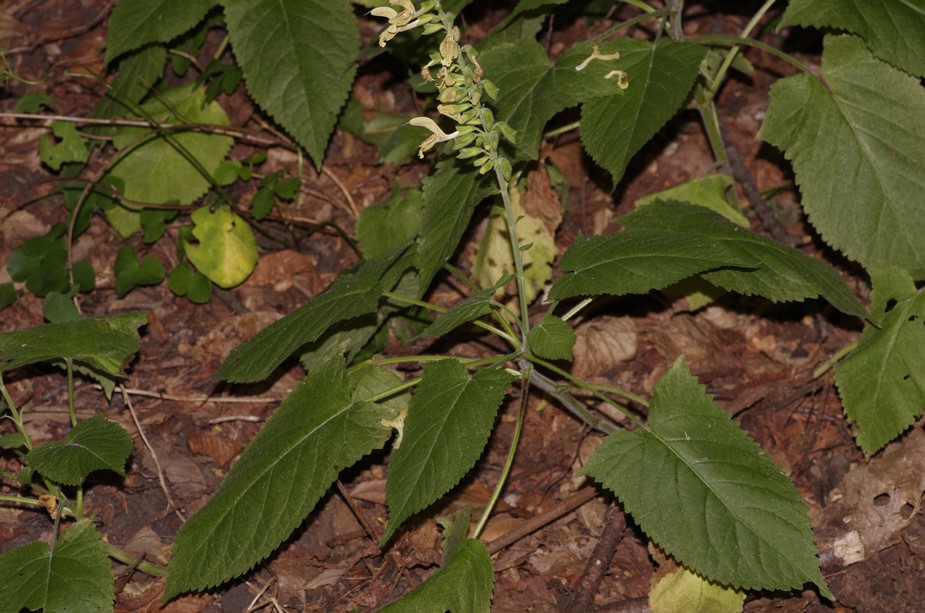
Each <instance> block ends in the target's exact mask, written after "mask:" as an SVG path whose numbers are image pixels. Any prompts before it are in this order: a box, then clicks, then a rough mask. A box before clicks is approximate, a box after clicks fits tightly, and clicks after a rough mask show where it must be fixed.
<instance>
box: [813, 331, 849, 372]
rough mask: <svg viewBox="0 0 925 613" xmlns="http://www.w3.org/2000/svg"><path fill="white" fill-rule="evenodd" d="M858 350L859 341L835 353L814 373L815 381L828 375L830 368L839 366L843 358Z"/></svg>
mask: <svg viewBox="0 0 925 613" xmlns="http://www.w3.org/2000/svg"><path fill="white" fill-rule="evenodd" d="M857 348H858V340H857V339H856V340H853V341H851V342H850V343H848V344H847V345H845V346H844V347H842V348H841V349H839V350H838V351H836V352H835V353H833V354H832V355H831V356H830V357H829V359H828V360H826V361H825V362H823V363H822V364H820V365H819V367H818V368H816V370H814V371H813V379H818V378H819V377H821V376H822V375H824V374H825V373H826V371H828V370H829V369H830V368H832V367H833V366H835V365H836V364H838V363H839V362H840V361H841V360H842V358H844V357H845V356H846V355H848V354H849V353H851V352H852V351H854V350H855V349H857Z"/></svg>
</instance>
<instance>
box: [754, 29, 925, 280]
mask: <svg viewBox="0 0 925 613" xmlns="http://www.w3.org/2000/svg"><path fill="white" fill-rule="evenodd" d="M820 71H821V73H822V76H823V78H824V79H825V84H823V83H820V82H819V81H818V80H817V79H816V78H814V77H812V76H811V75H807V74H802V75H798V76H794V77H788V78H786V79H781V80H780V81H778V82H777V83H775V84H774V86H773V87H772V88H771V103H770V106H769V107H768V112H767V117H766V119H765V123H764V126H763V127H762V128H761V134H760V136H761V137H762V138H763V139H764V140H766V141H768V142H769V143H771V144H772V145H774V146H776V147H778V148H780V149H782V150H783V151H784V153H785V154H786V156H787V158H788V159H790V160H791V161H792V162H793V169H794V172H795V173H796V179H797V183H799V185H800V191H801V192H802V194H803V208H804V209H805V210H806V212H807V214H808V215H809V220H810V221H811V222H812V224H813V225H814V226H815V227H816V229H817V230H819V233H820V234H821V235H822V237H823V238H824V239H825V240H826V242H828V243H829V244H830V245H832V246H833V247H835V248H836V249H839V250H841V251H842V252H843V253H844V254H845V255H847V256H848V257H849V258H851V259H853V260H856V261H858V262H860V263H861V264H863V265H864V267H865V268H867V269H871V268H882V267H887V266H900V267H902V268H905V269H906V270H908V271H909V272H910V273H911V274H912V276H913V278H915V279H923V278H925V250H923V249H922V248H921V238H922V236H923V235H925V215H923V214H922V204H921V196H922V193H923V192H925V173H923V172H922V160H925V92H923V91H922V87H921V85H920V84H919V79H918V78H914V77H910V76H909V75H906V74H904V73H902V72H900V71H899V70H896V69H895V68H893V67H891V66H890V65H888V64H885V63H883V62H881V61H880V60H877V59H876V58H874V57H873V56H872V55H871V54H870V52H869V51H868V50H867V48H866V47H865V46H864V43H863V42H861V41H860V40H858V39H857V38H853V37H850V36H827V37H826V38H825V50H824V52H823V54H822V67H821V69H820Z"/></svg>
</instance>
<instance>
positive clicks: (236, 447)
mask: <svg viewBox="0 0 925 613" xmlns="http://www.w3.org/2000/svg"><path fill="white" fill-rule="evenodd" d="M186 445H187V447H189V450H190V451H192V452H193V453H195V454H198V455H204V456H206V457H208V458H210V459H211V460H212V462H213V463H214V464H215V466H216V467H222V466H225V465H226V464H228V463H229V462H231V460H233V459H234V458H235V457H236V456H237V455H238V454H239V453H241V450H242V449H243V448H244V446H243V445H242V444H241V443H239V442H238V441H234V440H231V439H230V438H228V437H225V436H222V435H220V434H213V433H206V434H193V435H192V436H190V437H189V438H188V439H186Z"/></svg>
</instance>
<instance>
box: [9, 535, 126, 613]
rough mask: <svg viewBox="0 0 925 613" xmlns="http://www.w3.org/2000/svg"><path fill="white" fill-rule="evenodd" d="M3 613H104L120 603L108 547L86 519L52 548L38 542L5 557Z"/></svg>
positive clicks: (62, 536) (17, 549) (58, 540)
mask: <svg viewBox="0 0 925 613" xmlns="http://www.w3.org/2000/svg"><path fill="white" fill-rule="evenodd" d="M0 577H3V581H0V611H20V610H22V609H26V610H29V611H37V610H39V609H44V610H45V611H47V612H48V613H58V612H61V611H67V612H68V613H99V612H100V611H112V610H113V601H114V600H115V589H114V587H113V576H112V570H111V569H110V565H109V559H108V557H107V555H106V546H105V545H104V544H103V542H102V541H101V540H100V537H99V535H98V534H97V533H96V528H94V527H93V521H91V520H89V519H82V520H79V521H77V522H76V523H75V524H74V525H73V526H71V527H70V528H68V529H67V531H65V532H64V534H62V535H61V536H60V537H59V538H58V539H57V540H56V541H55V542H54V543H53V545H52V547H51V549H49V547H48V545H46V544H45V543H42V542H39V541H36V542H34V543H29V544H28V545H23V546H22V547H17V548H16V549H13V550H11V551H7V552H5V553H2V554H0Z"/></svg>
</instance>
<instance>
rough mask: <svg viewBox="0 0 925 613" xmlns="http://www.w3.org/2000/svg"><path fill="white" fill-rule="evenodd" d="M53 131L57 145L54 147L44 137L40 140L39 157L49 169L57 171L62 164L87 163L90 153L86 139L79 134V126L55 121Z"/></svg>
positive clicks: (52, 124) (52, 125) (52, 126)
mask: <svg viewBox="0 0 925 613" xmlns="http://www.w3.org/2000/svg"><path fill="white" fill-rule="evenodd" d="M51 131H52V132H53V133H54V135H55V136H56V137H57V138H58V143H57V144H54V145H53V144H52V143H51V141H49V140H48V137H47V136H44V135H43V136H42V137H41V138H40V139H39V155H40V156H41V158H42V161H43V162H44V163H45V164H46V165H47V166H48V167H49V168H51V169H52V170H55V171H57V170H61V165H62V164H67V163H69V162H78V163H81V164H82V163H84V162H86V161H87V158H88V157H89V155H90V151H89V150H88V149H87V143H86V141H85V140H84V138H83V137H82V136H81V135H80V134H78V133H77V124H74V123H70V122H65V121H53V122H52V123H51Z"/></svg>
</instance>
